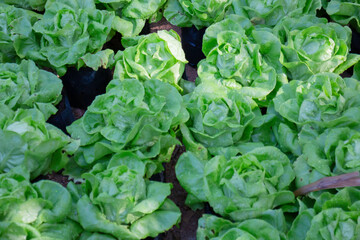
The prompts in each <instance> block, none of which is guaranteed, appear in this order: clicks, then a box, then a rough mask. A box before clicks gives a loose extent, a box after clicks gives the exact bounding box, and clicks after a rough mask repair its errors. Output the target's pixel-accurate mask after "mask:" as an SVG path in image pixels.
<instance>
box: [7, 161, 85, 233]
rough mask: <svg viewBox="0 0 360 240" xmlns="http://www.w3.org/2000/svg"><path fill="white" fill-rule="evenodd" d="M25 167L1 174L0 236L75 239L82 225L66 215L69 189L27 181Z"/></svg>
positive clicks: (68, 207) (54, 184)
mask: <svg viewBox="0 0 360 240" xmlns="http://www.w3.org/2000/svg"><path fill="white" fill-rule="evenodd" d="M29 178H30V176H29V173H27V172H26V170H25V169H24V168H19V167H18V168H16V169H13V170H12V171H10V172H8V173H4V174H0V189H1V192H0V202H1V208H0V238H1V239H9V240H18V239H31V240H40V239H46V240H75V239H77V237H78V236H79V234H80V232H81V231H82V228H81V227H80V225H79V224H78V223H76V222H74V221H72V220H70V219H69V218H68V217H67V216H68V215H69V213H70V210H71V196H70V193H69V192H68V191H67V190H66V188H64V187H63V186H61V185H60V184H59V183H56V182H53V181H49V180H41V181H39V182H36V183H34V184H31V183H30V181H29Z"/></svg>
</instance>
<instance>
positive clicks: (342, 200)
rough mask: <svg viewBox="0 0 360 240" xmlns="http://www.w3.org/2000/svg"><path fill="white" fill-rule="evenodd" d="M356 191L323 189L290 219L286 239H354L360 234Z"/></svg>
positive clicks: (357, 194)
mask: <svg viewBox="0 0 360 240" xmlns="http://www.w3.org/2000/svg"><path fill="white" fill-rule="evenodd" d="M359 197H360V193H359V190H358V189H357V188H344V189H343V190H341V191H339V192H338V193H336V194H335V195H334V194H330V193H328V192H326V193H323V194H322V195H320V197H319V198H318V199H317V201H316V202H315V205H314V206H313V208H311V207H310V208H307V207H306V205H305V204H303V203H302V204H301V205H302V208H301V209H300V212H299V214H298V216H297V217H296V218H295V220H294V221H293V223H292V226H291V229H290V231H289V233H288V238H287V239H289V240H312V239H326V240H330V239H349V240H350V239H358V238H359V237H360V222H359V217H360V211H359V210H360V209H359Z"/></svg>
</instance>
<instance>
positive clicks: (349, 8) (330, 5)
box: [324, 0, 360, 32]
mask: <svg viewBox="0 0 360 240" xmlns="http://www.w3.org/2000/svg"><path fill="white" fill-rule="evenodd" d="M324 8H325V9H326V12H327V14H329V16H330V17H331V19H332V20H334V21H335V22H337V23H340V24H341V25H347V24H349V23H350V24H351V25H352V26H354V27H355V28H356V29H357V31H358V32H359V31H360V1H359V0H346V1H344V0H331V1H330V2H327V1H324Z"/></svg>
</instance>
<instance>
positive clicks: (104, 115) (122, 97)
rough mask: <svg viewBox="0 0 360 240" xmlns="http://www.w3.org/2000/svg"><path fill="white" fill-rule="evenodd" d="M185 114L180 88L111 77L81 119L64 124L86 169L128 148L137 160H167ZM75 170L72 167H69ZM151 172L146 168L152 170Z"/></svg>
mask: <svg viewBox="0 0 360 240" xmlns="http://www.w3.org/2000/svg"><path fill="white" fill-rule="evenodd" d="M187 119H188V113H187V111H186V109H185V106H184V104H183V100H182V97H181V95H180V94H179V92H178V91H177V90H176V89H175V88H174V87H173V86H171V85H170V84H168V83H164V82H161V81H159V80H148V81H145V82H144V83H142V82H140V81H138V80H136V79H125V80H117V79H114V80H112V81H111V82H110V83H109V85H108V87H107V92H106V93H105V94H103V95H100V96H98V97H97V98H96V99H95V100H94V102H93V103H92V104H91V105H90V106H89V107H88V110H87V111H86V113H85V114H84V116H83V117H82V118H80V119H79V120H77V121H75V122H74V123H73V124H72V125H70V126H69V127H68V131H69V133H70V134H71V136H72V137H73V138H75V139H80V146H81V147H80V148H79V151H77V152H76V154H75V157H74V161H75V162H76V164H77V165H78V166H80V167H82V168H84V169H89V168H91V167H92V166H93V165H94V164H95V163H96V162H98V161H105V160H106V159H107V160H108V159H109V158H111V157H112V155H114V154H115V153H118V152H121V151H129V152H133V153H135V154H136V155H137V156H138V157H139V158H141V159H157V160H155V162H156V166H157V171H159V170H162V165H161V163H162V162H164V161H170V157H171V154H172V152H173V150H174V148H175V145H176V144H178V143H179V141H178V140H177V139H176V138H175V131H176V128H177V127H178V126H179V124H181V123H184V122H185V121H186V120H187ZM73 169H75V168H74V167H70V168H69V170H73ZM153 173H154V171H152V172H149V175H152V174H153Z"/></svg>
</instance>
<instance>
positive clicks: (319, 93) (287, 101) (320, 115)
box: [274, 73, 360, 129]
mask: <svg viewBox="0 0 360 240" xmlns="http://www.w3.org/2000/svg"><path fill="white" fill-rule="evenodd" d="M358 89H360V83H359V81H357V80H356V79H354V78H345V79H343V78H341V77H340V76H339V75H337V74H334V73H320V74H316V75H314V76H312V77H311V78H309V80H308V81H304V82H303V81H291V82H289V83H288V84H285V85H283V86H282V87H281V89H280V90H279V91H278V93H277V96H276V97H275V98H274V106H275V110H276V111H277V112H278V113H280V115H281V116H282V117H284V118H285V119H287V120H289V121H290V122H293V123H295V124H296V125H298V126H303V125H305V124H311V125H312V126H315V127H317V128H322V129H324V128H328V127H335V126H341V124H348V125H350V124H351V123H358V121H359V118H358V117H357V116H359V113H360V109H359V107H360V99H359V96H358V94H357V92H358Z"/></svg>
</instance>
